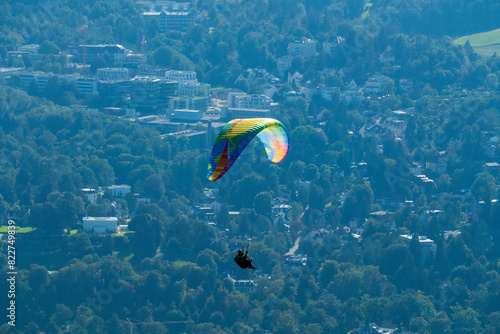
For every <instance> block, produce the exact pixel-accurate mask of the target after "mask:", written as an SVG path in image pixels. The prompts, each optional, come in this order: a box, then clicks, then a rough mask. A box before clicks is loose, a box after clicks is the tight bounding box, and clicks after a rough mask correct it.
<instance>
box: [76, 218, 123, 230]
mask: <svg viewBox="0 0 500 334" xmlns="http://www.w3.org/2000/svg"><path fill="white" fill-rule="evenodd" d="M82 220H83V231H84V232H93V233H109V232H112V233H116V232H117V231H118V218H116V217H83V218H82Z"/></svg>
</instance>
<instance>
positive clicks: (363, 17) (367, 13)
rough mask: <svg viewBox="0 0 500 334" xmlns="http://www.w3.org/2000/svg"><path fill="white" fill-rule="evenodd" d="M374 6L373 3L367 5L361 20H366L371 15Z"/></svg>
mask: <svg viewBox="0 0 500 334" xmlns="http://www.w3.org/2000/svg"><path fill="white" fill-rule="evenodd" d="M371 6H373V4H372V3H371V2H367V3H366V4H365V8H364V11H363V14H361V19H362V20H364V19H366V18H367V17H368V15H370V7H371Z"/></svg>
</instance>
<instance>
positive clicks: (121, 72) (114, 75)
mask: <svg viewBox="0 0 500 334" xmlns="http://www.w3.org/2000/svg"><path fill="white" fill-rule="evenodd" d="M97 79H99V80H103V81H116V80H128V69H126V68H123V67H106V68H99V69H97Z"/></svg>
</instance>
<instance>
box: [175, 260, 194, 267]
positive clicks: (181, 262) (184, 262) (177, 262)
mask: <svg viewBox="0 0 500 334" xmlns="http://www.w3.org/2000/svg"><path fill="white" fill-rule="evenodd" d="M190 263H192V262H189V261H182V260H176V261H174V264H175V265H176V266H177V267H183V266H185V265H186V264H190Z"/></svg>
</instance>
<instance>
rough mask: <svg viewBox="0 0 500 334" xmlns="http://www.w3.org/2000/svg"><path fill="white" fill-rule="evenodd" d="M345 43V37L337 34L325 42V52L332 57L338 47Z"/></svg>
mask: <svg viewBox="0 0 500 334" xmlns="http://www.w3.org/2000/svg"><path fill="white" fill-rule="evenodd" d="M342 43H345V39H344V38H343V37H340V36H337V37H335V38H333V39H329V40H328V41H326V42H324V43H323V52H324V53H325V54H326V55H329V56H330V57H333V55H334V54H335V52H336V51H337V49H338V47H339V46H340V45H341V44H342Z"/></svg>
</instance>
